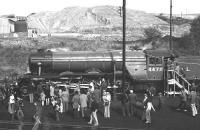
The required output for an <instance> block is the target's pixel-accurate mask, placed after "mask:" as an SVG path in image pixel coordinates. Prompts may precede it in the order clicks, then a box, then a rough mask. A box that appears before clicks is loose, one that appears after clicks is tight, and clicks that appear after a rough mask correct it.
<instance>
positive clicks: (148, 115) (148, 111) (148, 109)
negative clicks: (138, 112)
mask: <svg viewBox="0 0 200 130" xmlns="http://www.w3.org/2000/svg"><path fill="white" fill-rule="evenodd" d="M151 109H153V110H154V111H155V109H154V107H153V104H152V99H151V97H148V99H147V105H146V113H145V116H146V122H145V123H151Z"/></svg>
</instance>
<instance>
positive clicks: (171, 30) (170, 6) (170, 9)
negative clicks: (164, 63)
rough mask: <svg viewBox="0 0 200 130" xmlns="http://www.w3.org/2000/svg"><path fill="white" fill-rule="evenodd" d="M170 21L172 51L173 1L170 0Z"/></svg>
mask: <svg viewBox="0 0 200 130" xmlns="http://www.w3.org/2000/svg"><path fill="white" fill-rule="evenodd" d="M169 19H170V21H169V26H170V37H169V49H170V50H172V49H173V48H172V0H170V18H169Z"/></svg>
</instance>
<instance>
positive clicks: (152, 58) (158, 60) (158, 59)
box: [149, 57, 162, 64]
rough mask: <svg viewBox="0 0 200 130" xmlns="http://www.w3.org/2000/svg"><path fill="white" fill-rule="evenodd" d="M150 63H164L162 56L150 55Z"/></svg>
mask: <svg viewBox="0 0 200 130" xmlns="http://www.w3.org/2000/svg"><path fill="white" fill-rule="evenodd" d="M149 64H162V60H161V58H156V57H150V58H149Z"/></svg>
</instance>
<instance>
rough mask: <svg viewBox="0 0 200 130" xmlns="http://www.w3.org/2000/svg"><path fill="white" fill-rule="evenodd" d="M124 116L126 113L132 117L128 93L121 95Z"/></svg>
mask: <svg viewBox="0 0 200 130" xmlns="http://www.w3.org/2000/svg"><path fill="white" fill-rule="evenodd" d="M121 105H122V114H123V116H124V117H125V116H126V113H127V115H128V116H129V117H130V109H129V98H128V95H127V93H123V94H122V95H121Z"/></svg>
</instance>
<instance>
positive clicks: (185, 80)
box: [168, 70, 191, 93]
mask: <svg viewBox="0 0 200 130" xmlns="http://www.w3.org/2000/svg"><path fill="white" fill-rule="evenodd" d="M168 72H172V74H173V73H174V74H173V79H175V80H176V75H177V76H178V78H179V79H181V80H183V81H184V82H185V83H187V91H188V93H189V92H190V88H189V87H190V86H191V84H190V83H189V82H188V81H187V79H185V78H184V77H183V76H182V75H181V74H179V73H178V72H177V71H176V70H168ZM176 81H177V80H176ZM177 82H178V81H177ZM179 84H180V82H179ZM181 85H182V86H183V88H185V86H184V85H183V84H181ZM185 89H186V88H185Z"/></svg>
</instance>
